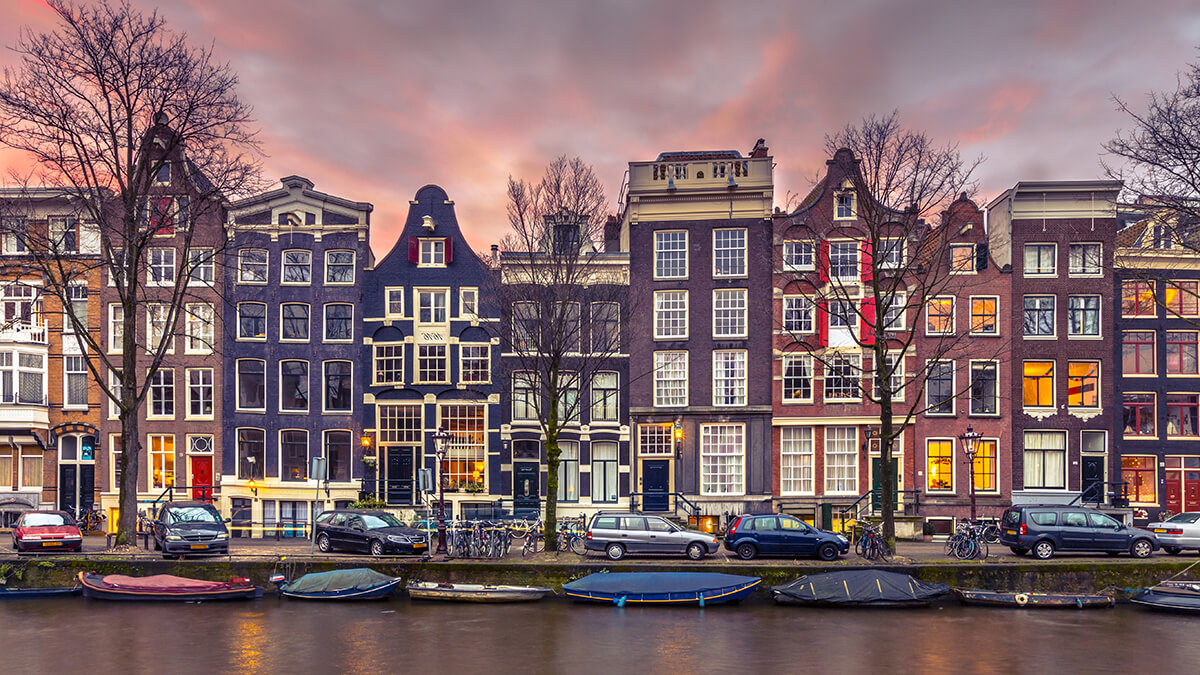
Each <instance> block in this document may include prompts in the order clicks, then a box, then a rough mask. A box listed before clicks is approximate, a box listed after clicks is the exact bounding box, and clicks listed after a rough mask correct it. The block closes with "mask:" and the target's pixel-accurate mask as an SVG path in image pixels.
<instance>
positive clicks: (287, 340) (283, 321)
mask: <svg viewBox="0 0 1200 675" xmlns="http://www.w3.org/2000/svg"><path fill="white" fill-rule="evenodd" d="M295 306H302V307H307V308H308V319H307V320H306V324H307V328H308V331H307V332H306V333H305V336H304V337H303V338H290V337H284V336H283V327H284V326H285V325H286V323H287V318H286V317H284V316H283V309H284V308H285V307H295ZM322 330H324V328H323V327H322ZM279 341H280V342H285V343H289V344H306V343H308V342H311V341H312V305H310V304H308V303H307V302H281V303H279Z"/></svg>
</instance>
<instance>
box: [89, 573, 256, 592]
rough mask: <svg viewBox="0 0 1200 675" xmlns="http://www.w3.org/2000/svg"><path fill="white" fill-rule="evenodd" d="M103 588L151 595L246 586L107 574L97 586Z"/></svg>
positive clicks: (163, 577)
mask: <svg viewBox="0 0 1200 675" xmlns="http://www.w3.org/2000/svg"><path fill="white" fill-rule="evenodd" d="M93 579H94V577H93ZM99 585H100V586H101V587H103V588H111V589H114V590H122V591H146V592H151V593H204V592H208V591H224V590H229V589H231V588H244V587H245V586H246V585H247V584H236V585H235V584H231V583H229V582H228V581H204V580H203V579H188V578H186V577H177V576H172V575H170V574H155V575H153V576H149V577H130V576H125V575H124V574H108V575H105V576H104V577H103V579H102V580H101V583H100V584H99Z"/></svg>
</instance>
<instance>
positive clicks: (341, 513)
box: [314, 509, 429, 555]
mask: <svg viewBox="0 0 1200 675" xmlns="http://www.w3.org/2000/svg"><path fill="white" fill-rule="evenodd" d="M316 528H317V529H316V532H315V533H314V534H315V535H316V537H317V550H319V551H321V552H322V553H329V552H330V551H333V550H335V549H342V550H346V551H362V552H364V553H370V554H371V555H393V554H397V553H407V554H418V553H424V552H425V551H427V550H428V549H429V542H428V541H426V539H425V533H424V532H421V531H420V530H417V529H414V528H411V527H409V526H407V525H405V524H404V523H403V522H401V521H400V519H399V518H397V517H396V516H393V515H392V514H390V513H388V512H387V511H352V510H345V509H339V510H336V511H326V512H324V513H322V514H321V515H319V516H317V524H316Z"/></svg>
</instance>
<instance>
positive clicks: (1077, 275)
mask: <svg viewBox="0 0 1200 675" xmlns="http://www.w3.org/2000/svg"><path fill="white" fill-rule="evenodd" d="M1067 278H1068V279H1103V278H1104V272H1067Z"/></svg>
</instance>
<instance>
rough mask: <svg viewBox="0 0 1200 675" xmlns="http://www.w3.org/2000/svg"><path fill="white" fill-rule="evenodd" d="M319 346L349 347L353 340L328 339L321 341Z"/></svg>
mask: <svg viewBox="0 0 1200 675" xmlns="http://www.w3.org/2000/svg"><path fill="white" fill-rule="evenodd" d="M321 344H326V345H350V344H354V338H351V339H349V340H330V339H323V340H321Z"/></svg>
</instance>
